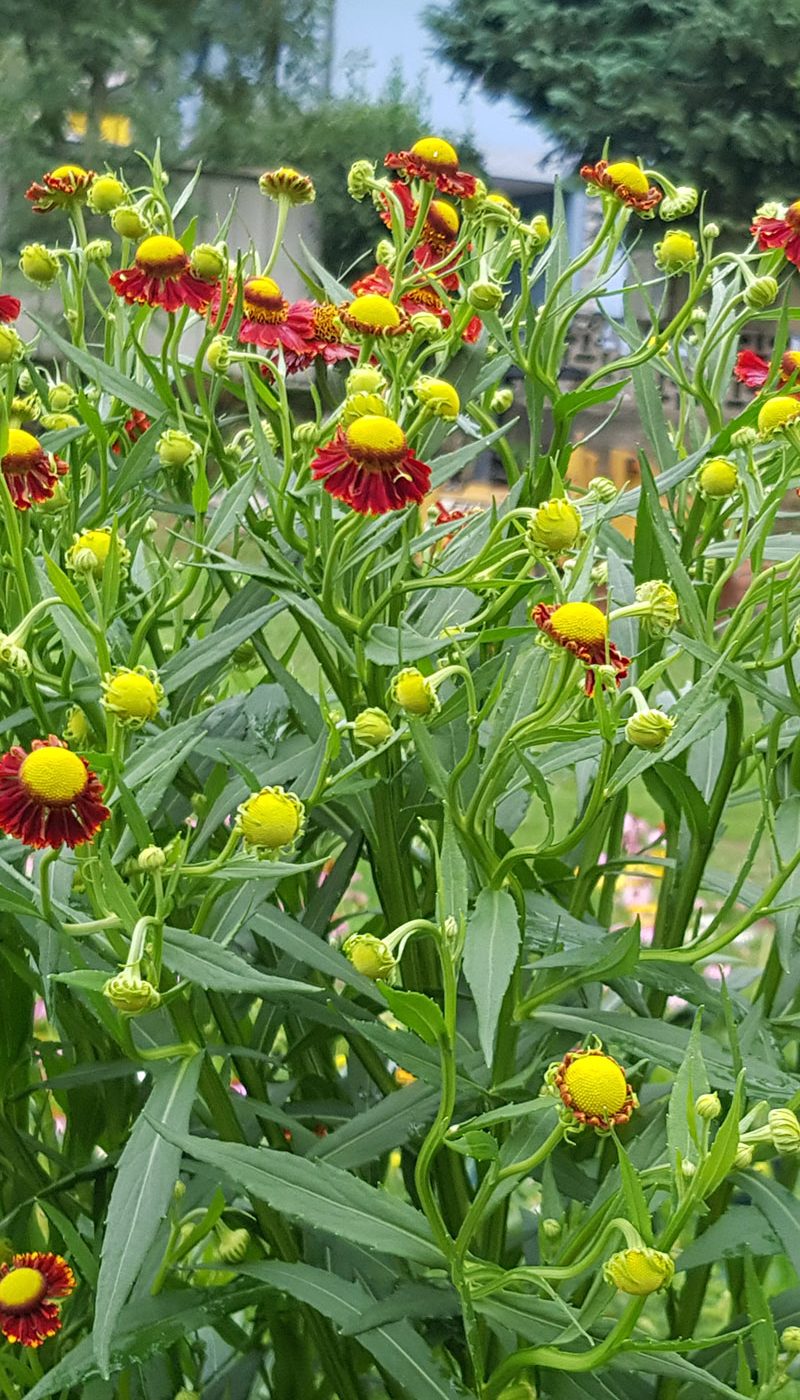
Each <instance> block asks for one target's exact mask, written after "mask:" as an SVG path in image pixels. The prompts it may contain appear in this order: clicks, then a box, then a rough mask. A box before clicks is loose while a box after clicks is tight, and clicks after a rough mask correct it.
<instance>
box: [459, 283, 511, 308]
mask: <svg viewBox="0 0 800 1400" xmlns="http://www.w3.org/2000/svg"><path fill="white" fill-rule="evenodd" d="M504 296H505V292H504V291H503V288H502V287H501V286H500V283H499V282H473V284H472V286H471V287H469V288H468V290H467V301H468V302H469V304H470V306H471V307H472V309H473V311H497V310H499V308H500V307H501V306H502V305H503V298H504Z"/></svg>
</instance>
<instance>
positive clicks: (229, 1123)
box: [0, 137, 800, 1400]
mask: <svg viewBox="0 0 800 1400" xmlns="http://www.w3.org/2000/svg"><path fill="white" fill-rule="evenodd" d="M580 174H581V177H582V180H583V182H584V187H585V189H586V191H587V192H588V193H589V194H590V195H592V196H593V197H594V198H595V199H596V201H597V203H596V206H592V207H596V209H597V211H598V219H597V224H596V229H597V232H596V235H595V236H594V237H593V239H592V241H591V242H590V243H589V245H588V246H586V247H584V248H582V249H581V250H580V251H579V252H578V254H577V255H576V254H575V253H574V250H572V251H571V249H570V243H569V238H568V224H567V220H566V218H565V214H564V208H563V204H562V202H561V199H560V196H559V195H558V193H557V197H556V205H555V210H554V215H553V218H552V220H551V221H550V223H548V220H547V219H545V218H544V217H543V216H537V217H534V218H532V219H530V220H524V219H523V218H522V217H521V216H520V214H519V212H518V211H517V210H516V209H515V208H514V206H513V205H512V204H511V203H510V202H509V200H508V199H506V198H505V197H504V196H503V195H499V194H494V193H492V192H487V190H486V188H485V186H484V185H483V184H482V183H481V182H480V181H479V180H477V179H476V178H475V177H474V176H472V175H471V174H469V173H467V172H464V171H462V170H460V169H459V165H458V159H457V155H456V152H455V151H454V150H453V148H452V147H451V146H450V145H449V144H448V143H447V142H446V141H444V140H442V139H439V138H437V137H422V138H420V139H419V140H417V141H416V142H415V143H414V144H413V145H412V146H411V148H410V149H409V150H406V151H401V152H398V153H392V154H390V155H388V156H387V157H386V158H385V163H381V164H378V163H377V161H376V162H372V161H369V160H363V161H359V162H357V163H356V165H354V166H353V168H352V169H351V171H350V173H349V177H348V188H349V191H350V194H351V195H352V197H353V199H354V200H357V201H360V202H362V203H364V202H365V203H366V206H367V207H369V204H370V203H371V204H372V205H373V206H374V218H375V239H376V244H377V249H376V253H375V254H374V255H373V256H372V257H371V258H370V259H369V261H368V262H365V263H363V264H362V265H360V266H359V268H358V269H357V276H356V278H355V280H353V277H354V275H353V274H352V273H351V274H350V275H349V276H348V277H347V279H346V280H345V281H339V280H337V279H336V278H334V277H333V276H332V275H330V273H328V272H327V271H326V270H325V268H324V267H323V266H322V265H321V264H320V263H319V261H318V260H317V259H316V258H315V257H314V256H313V255H312V254H311V253H310V252H309V251H308V250H307V249H306V248H305V247H304V246H303V244H302V242H301V241H300V240H299V239H298V238H297V236H296V228H295V225H294V223H293V218H294V217H295V216H294V210H295V207H296V206H300V205H303V204H306V203H310V202H312V201H313V199H314V188H313V185H312V183H311V181H310V180H309V179H308V178H307V177H306V176H304V175H303V174H301V173H298V172H297V171H296V170H293V169H291V168H289V167H286V166H279V167H278V168H276V169H272V170H269V171H267V172H266V173H265V174H264V175H263V176H262V178H261V182H260V184H261V189H262V192H263V194H264V197H265V198H266V199H269V200H272V201H274V203H275V214H276V219H275V241H274V246H273V247H272V249H271V250H270V249H266V248H253V247H237V246H233V245H232V244H231V243H230V242H229V231H230V227H231V217H230V211H227V212H226V211H223V216H222V220H221V223H220V226H219V227H218V228H217V229H216V230H213V231H210V233H209V235H208V241H201V240H199V237H198V231H197V221H196V219H193V218H192V214H191V201H192V196H193V194H194V193H195V185H196V178H195V179H193V180H192V181H190V182H189V184H188V185H186V187H185V188H183V189H177V188H173V184H174V182H173V183H170V182H169V181H168V179H167V176H166V174H165V173H164V171H163V170H162V168H161V163H160V160H159V158H158V156H157V155H156V157H155V158H154V159H153V161H152V162H143V164H142V181H143V183H142V184H141V185H140V186H138V187H129V186H128V185H127V184H126V183H125V182H123V181H122V180H121V179H120V178H118V177H117V175H116V174H114V173H113V172H106V173H93V172H91V171H86V170H83V169H81V168H80V167H77V166H61V167H56V168H55V169H54V170H52V171H50V172H48V173H47V174H46V175H44V176H43V177H42V176H39V177H38V178H36V179H35V180H34V182H33V184H32V185H31V187H30V189H29V190H28V198H29V199H30V201H31V203H32V204H33V206H34V207H35V208H36V209H37V210H38V211H39V216H40V226H41V236H42V240H43V241H42V242H41V243H35V244H29V245H28V246H26V247H25V248H24V249H23V250H22V254H21V268H22V271H23V273H24V275H25V277H26V278H27V280H28V284H30V286H31V298H30V307H29V308H28V307H26V306H25V304H24V303H23V308H22V309H23V310H29V311H30V317H31V318H32V319H28V320H27V321H26V320H21V319H19V316H20V305H19V302H18V301H17V299H16V298H14V297H12V296H10V295H2V296H0V316H2V318H3V324H2V325H1V326H0V376H2V395H0V508H1V509H2V552H3V558H2V565H3V567H2V573H0V589H2V614H1V616H0V621H1V622H2V628H3V632H2V636H1V637H0V695H2V707H1V709H0V729H2V755H3V756H2V758H0V831H2V833H3V836H2V839H0V908H1V909H2V922H1V923H0V964H1V966H2V981H1V982H0V998H1V999H2V1008H1V1012H0V1060H1V1061H2V1074H1V1075H0V1093H1V1094H2V1110H1V1116H0V1161H2V1174H1V1175H0V1236H1V1237H2V1238H1V1239H0V1331H2V1342H0V1347H1V1349H0V1394H1V1395H2V1396H3V1397H8V1400H11V1397H21V1396H28V1397H29V1400H44V1397H47V1396H53V1397H60V1400H77V1397H85V1400H111V1397H122V1400H133V1398H134V1397H137V1398H139V1397H140V1398H141V1400H173V1397H174V1400H188V1398H189V1397H192V1396H197V1397H202V1400H268V1398H269V1400H295V1397H303V1400H333V1397H336V1400H386V1398H387V1397H389V1398H390V1400H457V1398H458V1397H459V1396H461V1397H469V1396H472V1397H475V1400H524V1398H525V1397H528V1400H533V1397H537V1396H538V1397H541V1400H584V1397H588V1400H612V1398H614V1400H616V1398H617V1397H618V1398H619V1400H706V1397H711V1396H717V1395H718V1396H729V1397H737V1396H750V1397H758V1398H759V1400H767V1397H771V1396H773V1395H778V1394H779V1393H780V1394H782V1395H783V1396H785V1397H787V1400H790V1398H791V1397H797V1396H800V1382H798V1381H796V1380H794V1379H793V1376H794V1374H795V1372H796V1370H797V1363H796V1360H795V1358H797V1357H800V1325H799V1324H800V1288H798V1286H797V1276H796V1271H797V1270H798V1269H799V1268H800V1216H799V1215H798V1208H797V1201H796V1197H795V1186H796V1181H797V1174H798V1167H799V1166H800V1121H798V1118H797V1117H796V1116H795V1115H796V1110H797V1109H798V1107H800V1066H799V1065H798V1053H797V1029H798V1024H800V1002H799V1001H798V997H799V996H800V984H799V982H798V970H797V969H798V951H797V926H798V911H799V909H800V905H798V900H799V899H800V723H799V720H800V667H799V666H798V655H799V654H800V553H799V552H798V544H799V543H800V541H798V536H797V534H793V533H792V529H791V509H790V508H791V503H792V500H793V488H794V487H795V486H796V484H797V481H798V477H799V476H800V456H799V455H798V454H799V452H800V388H799V387H798V386H797V383H796V381H797V377H798V365H799V364H800V356H798V355H797V354H795V353H794V352H792V351H791V349H789V348H788V347H789V333H790V329H791V318H792V315H793V314H800V313H794V312H793V307H792V296H793V293H792V288H793V284H794V282H795V280H796V278H795V266H800V201H799V202H798V203H795V204H791V205H789V206H788V207H786V206H783V205H778V204H775V205H771V206H769V207H762V208H761V209H759V210H757V211H755V212H753V211H750V210H747V211H743V214H742V229H741V234H740V236H737V238H736V240H735V242H734V244H733V246H726V247H723V246H722V244H721V242H720V239H719V230H718V229H717V228H716V227H715V226H714V225H713V224H711V223H709V222H708V221H707V219H705V217H704V216H703V214H702V212H700V208H701V207H700V206H699V205H698V196H697V193H696V192H695V191H694V190H693V189H690V188H688V187H685V186H680V185H678V186H676V185H674V184H673V183H672V182H671V180H670V179H669V178H668V177H667V175H666V174H664V173H662V172H660V171H650V170H645V169H644V168H643V167H642V166H641V165H640V164H639V163H638V162H636V161H634V160H633V159H628V158H625V159H623V158H619V159H617V158H616V157H615V158H613V159H610V157H609V153H606V156H605V157H604V158H602V159H600V158H598V160H597V161H596V162H595V163H594V164H592V165H589V166H585V167H583V169H582V170H581V172H580ZM20 197H21V195H20ZM748 224H751V227H750V231H749V233H748V232H747V225H748ZM654 235H655V236H654ZM281 249H285V250H286V251H288V253H289V254H290V255H291V257H292V258H293V259H294V261H295V264H296V266H297V268H298V271H299V273H300V275H301V276H302V278H303V281H304V284H305V287H306V293H305V295H304V296H303V297H301V298H300V299H298V300H295V301H291V300H289V299H288V298H287V297H286V296H285V295H284V291H283V289H282V288H281V286H280V285H278V282H277V281H276V280H275V266H276V261H277V259H278V255H279V253H280V251H281ZM373 264H374V266H373ZM284 265H285V264H284ZM621 277H622V280H624V282H625V288H624V291H623V293H622V301H623V302H624V314H622V315H619V316H617V315H613V314H612V311H611V310H610V309H609V307H614V306H616V305H617V304H618V302H619V299H620V292H619V285H620V278H621ZM611 283H613V287H614V292H615V298H616V300H615V301H614V302H610V301H609V296H608V292H609V285H610V284H611ZM41 289H44V290H45V291H46V292H47V295H46V296H45V297H42V296H40V295H39V292H40V290H41ZM48 289H49V290H48ZM59 299H60V302H61V306H60V309H59ZM37 307H38V308H39V309H38V310H37V309H36V308H37ZM48 308H49V309H48ZM588 314H591V315H593V316H594V317H596V318H599V319H600V321H602V322H603V324H604V325H605V331H606V343H607V346H608V347H610V348H609V349H608V353H607V356H606V358H605V360H604V362H603V363H602V364H601V365H600V366H599V367H598V368H597V369H595V370H592V371H591V372H590V373H588V375H586V376H585V377H584V378H582V379H580V377H579V378H578V379H577V380H576V378H575V375H574V373H573V374H572V376H571V377H570V378H569V379H568V380H567V379H566V378H565V376H564V374H563V372H562V371H563V368H564V364H565V357H566V356H567V354H568V345H569V340H570V335H571V333H572V331H573V325H574V321H575V318H576V317H578V318H581V317H585V316H586V315H588ZM34 322H35V323H37V324H38V330H37V331H36V333H35V334H29V338H28V339H25V338H23V334H22V331H21V329H20V328H22V327H28V328H30V326H31V325H33V324H34ZM759 323H761V324H766V327H767V329H768V330H769V331H770V332H771V334H772V343H773V344H774V351H773V353H772V357H771V360H770V361H769V362H768V361H767V360H766V359H761V358H759V357H758V356H757V355H755V354H754V353H753V351H752V350H747V349H744V350H742V349H741V347H740V345H739V336H740V333H741V332H742V330H743V328H744V327H746V326H750V327H752V326H753V325H758V324H759ZM735 379H738V380H740V381H743V382H744V384H745V385H747V386H749V387H748V389H747V394H746V399H745V400H742V401H746V407H745V408H744V410H743V411H742V412H740V413H739V414H738V415H736V416H731V414H730V413H728V412H726V411H725V409H724V405H725V402H726V399H727V398H728V396H729V391H730V388H731V384H732V382H734V381H735ZM565 384H568V385H569V387H567V388H565V387H564V386H565ZM667 389H668V390H669V396H667V394H666V392H665V391H666V390H667ZM740 392H742V391H740ZM667 402H670V403H673V404H674V403H677V405H678V407H677V411H673V410H672V409H670V410H669V411H668V409H667V408H666V407H665V404H666V403H667ZM623 404H627V405H630V404H633V405H635V413H636V423H635V427H634V429H633V435H634V441H633V443H632V449H633V455H634V456H635V455H636V452H637V450H638V453H639V463H640V471H641V484H640V485H638V486H635V487H634V486H630V487H629V488H627V489H618V487H617V486H616V485H615V484H614V483H613V482H612V481H611V480H610V479H609V478H607V477H605V476H596V477H595V478H593V479H590V480H589V481H588V484H585V482H584V484H582V485H581V484H580V480H579V479H578V478H577V475H576V473H575V472H574V470H571V459H572V457H573V454H574V451H575V448H576V446H578V444H581V445H582V446H583V445H585V443H586V440H587V437H588V436H590V435H591V433H593V432H597V431H600V430H602V428H603V426H604V424H605V423H606V422H607V421H608V420H610V419H613V417H614V415H616V414H617V413H618V412H619V410H620V407H621V406H622V405H623ZM626 411H628V412H629V411H630V409H629V408H628V409H627V410H626ZM489 453H491V454H494V457H495V460H496V462H497V463H499V464H500V467H501V470H502V472H503V473H504V474H505V478H506V485H505V486H503V487H502V488H501V487H498V489H497V491H496V493H495V498H494V499H493V500H492V503H491V504H490V505H486V506H485V507H481V508H469V509H462V510H458V509H455V508H454V502H456V501H457V499H458V487H457V485H455V486H454V485H453V482H454V481H456V482H457V479H458V474H459V473H460V472H462V471H463V470H464V469H465V468H468V467H469V466H470V464H471V463H475V462H476V460H477V459H478V458H479V457H485V456H486V455H487V454H489Z"/></svg>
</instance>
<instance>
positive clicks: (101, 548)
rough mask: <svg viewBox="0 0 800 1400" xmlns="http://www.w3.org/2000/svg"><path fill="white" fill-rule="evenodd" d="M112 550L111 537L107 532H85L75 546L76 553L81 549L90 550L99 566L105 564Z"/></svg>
mask: <svg viewBox="0 0 800 1400" xmlns="http://www.w3.org/2000/svg"><path fill="white" fill-rule="evenodd" d="M110 548H111V535H110V533H109V532H108V531H107V530H84V532H83V534H82V535H79V536H78V538H77V539H76V541H75V544H74V546H73V551H74V553H76V554H77V552H78V550H79V549H89V550H91V552H92V554H93V555H94V557H95V559H96V560H97V562H98V564H105V562H106V559H107V558H108V551H109V550H110Z"/></svg>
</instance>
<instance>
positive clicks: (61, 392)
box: [47, 384, 78, 413]
mask: <svg viewBox="0 0 800 1400" xmlns="http://www.w3.org/2000/svg"><path fill="white" fill-rule="evenodd" d="M77 398H78V395H77V394H76V393H75V390H74V389H73V388H72V386H71V385H69V384H53V385H52V386H51V388H50V389H49V390H48V394H47V402H48V405H49V407H50V409H51V410H52V412H53V413H65V412H66V411H67V409H70V408H72V405H73V404H74V403H75V402H76V401H77Z"/></svg>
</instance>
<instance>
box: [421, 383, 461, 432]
mask: <svg viewBox="0 0 800 1400" xmlns="http://www.w3.org/2000/svg"><path fill="white" fill-rule="evenodd" d="M413 388H414V393H415V394H416V396H417V398H418V399H419V401H420V403H424V404H425V405H426V406H427V407H428V408H430V410H431V412H432V413H434V414H435V415H436V417H437V418H444V419H445V420H446V421H447V422H448V423H453V422H455V420H456V418H457V417H458V415H459V412H460V410H461V400H460V399H459V397H458V390H457V389H455V388H454V387H453V385H452V384H448V383H447V381H446V380H445V379H432V378H431V377H430V375H427V374H423V375H420V377H419V379H417V380H415V382H414V385H413Z"/></svg>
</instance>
